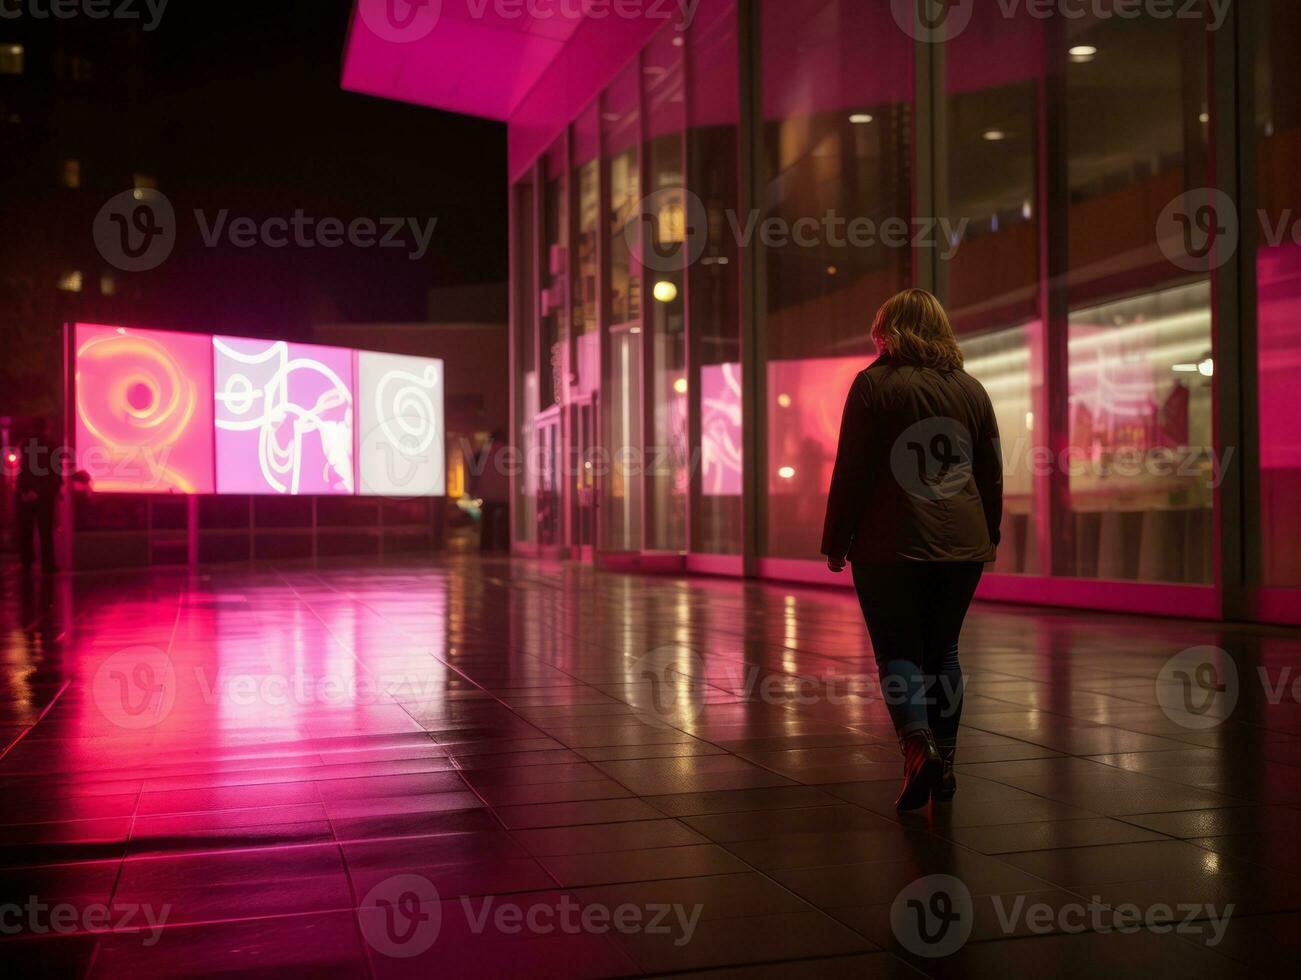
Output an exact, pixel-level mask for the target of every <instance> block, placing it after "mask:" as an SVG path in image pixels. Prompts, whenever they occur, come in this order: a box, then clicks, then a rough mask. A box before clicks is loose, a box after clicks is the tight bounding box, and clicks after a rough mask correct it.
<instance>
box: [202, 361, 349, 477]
mask: <svg viewBox="0 0 1301 980" xmlns="http://www.w3.org/2000/svg"><path fill="white" fill-rule="evenodd" d="M212 344H213V356H214V374H215V378H216V387H215V391H214V397H215V403H216V428H217V489H218V492H219V493H250V494H351V493H353V490H354V482H353V464H352V456H353V370H352V364H353V356H352V355H353V352H352V351H350V350H347V349H344V348H338V347H316V346H312V345H308V344H290V343H285V342H284V341H269V340H247V339H240V338H235V337H214V338H213V339H212Z"/></svg>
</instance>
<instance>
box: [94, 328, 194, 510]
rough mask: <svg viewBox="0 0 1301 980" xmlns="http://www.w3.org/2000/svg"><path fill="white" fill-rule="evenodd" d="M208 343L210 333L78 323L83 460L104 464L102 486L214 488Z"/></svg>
mask: <svg viewBox="0 0 1301 980" xmlns="http://www.w3.org/2000/svg"><path fill="white" fill-rule="evenodd" d="M204 344H206V338H192V337H184V336H176V337H158V336H154V335H152V334H150V333H149V332H147V331H131V332H129V333H128V332H127V331H126V330H125V329H114V328H109V327H96V326H86V325H78V327H77V348H76V378H75V390H76V408H77V425H78V429H79V432H78V435H77V446H78V455H79V457H81V458H82V460H83V466H84V467H86V468H90V469H94V470H96V471H97V472H95V473H93V474H92V476H93V479H94V484H95V487H96V489H98V490H101V491H105V492H132V491H152V492H158V491H160V490H164V491H165V490H171V491H175V492H179V493H202V492H208V491H210V490H211V482H212V477H211V472H210V470H208V471H207V472H205V467H204V466H203V463H204V462H205V461H208V460H210V457H207V454H206V452H205V451H204V448H205V444H206V439H205V435H206V433H205V431H204V429H205V428H206V427H207V425H208V424H209V420H210V415H209V409H208V407H207V405H205V404H204V403H203V402H202V401H201V399H206V398H207V397H208V390H207V389H206V385H205V386H203V387H204V390H203V391H202V392H201V391H200V387H201V382H202V381H204V380H205V374H206V373H207V369H206V368H205V366H204V365H203V364H202V363H201V358H200V354H201V351H202V345H204ZM196 379H197V382H196ZM92 457H93V458H94V459H95V462H93V463H92V462H85V460H87V459H91V458H92ZM205 457H206V459H205ZM209 465H210V464H209Z"/></svg>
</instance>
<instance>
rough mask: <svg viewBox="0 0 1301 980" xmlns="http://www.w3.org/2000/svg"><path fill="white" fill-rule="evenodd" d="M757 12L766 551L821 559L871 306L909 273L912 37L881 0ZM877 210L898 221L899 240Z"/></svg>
mask: <svg viewBox="0 0 1301 980" xmlns="http://www.w3.org/2000/svg"><path fill="white" fill-rule="evenodd" d="M761 15H762V18H763V23H762V36H763V41H762V44H763V50H762V61H763V69H762V70H763V84H762V89H763V99H764V106H763V114H764V126H763V153H764V160H763V168H764V169H763V175H762V177H763V181H764V190H763V195H764V196H763V200H764V201H765V209H766V210H765V213H764V214H763V215H762V218H763V219H765V222H766V224H767V226H768V233H767V241H765V242H764V255H765V260H764V261H765V269H764V275H765V287H766V297H765V301H766V326H765V344H766V349H765V351H764V356H765V358H766V359H767V361H768V391H767V396H766V402H767V404H766V405H765V406H764V412H765V418H766V421H767V425H768V439H767V446H768V459H767V461H766V469H767V472H766V473H765V474H764V478H763V479H762V480H761V486H762V487H763V488H764V490H765V493H766V500H765V501H764V503H765V508H766V514H767V518H766V521H765V528H764V530H765V540H764V543H763V546H762V553H763V554H766V555H770V556H774V557H786V558H810V559H816V558H818V557H819V556H818V547H819V544H820V541H821V528H822V518H823V512H824V508H825V505H826V491H827V486H828V483H829V476H830V467H831V465H832V463H833V462H834V457H835V450H836V434H837V430H838V428H839V422H840V411H841V409H842V408H843V406H844V398H845V394H846V392H847V391H848V388H849V384H850V381H851V380H852V378H853V375H854V373H855V372H856V371H857V370H861V369H862V368H864V367H866V366H867V364H868V361H869V357H870V355H871V354H872V352H873V348H872V343H871V340H870V338H869V332H870V329H871V321H872V316H873V314H874V312H875V311H876V309H877V308H878V307H879V306H880V305H881V303H883V302H884V301H885V300H886V299H888V298H889V297H890V296H892V295H893V294H894V293H896V292H898V291H899V290H900V289H903V288H905V287H906V286H908V285H909V284H911V282H912V280H913V269H912V249H911V241H912V234H911V224H910V222H911V217H912V203H911V202H912V196H913V186H912V157H913V150H914V141H913V134H912V129H913V108H912V99H913V42H912V40H911V39H910V38H909V37H908V36H907V35H906V34H905V33H904V32H903V31H901V30H899V28H898V26H897V25H896V24H895V22H894V18H893V16H892V14H891V12H890V5H889V4H884V3H883V4H863V3H862V2H861V0H764V2H763V5H762V12H761ZM850 222H857V223H858V225H857V227H858V228H859V229H860V232H859V233H858V234H856V235H854V236H853V237H852V238H851V236H850V234H849V228H848V224H849V223H850ZM866 222H870V223H871V224H870V229H871V234H867V233H865V232H866V229H867V228H868V227H869V226H868V225H867V224H866ZM886 222H890V223H891V225H893V226H895V227H896V228H897V227H898V225H899V224H900V223H902V227H903V229H904V232H903V234H902V241H900V238H899V237H898V235H897V234H896V233H894V232H891V231H890V230H889V229H890V228H891V225H887V224H886ZM741 224H742V229H741V230H742V232H744V230H745V228H744V226H745V224H746V222H741ZM764 233H765V230H764V229H755V234H764ZM806 362H809V363H807V366H806ZM842 375H843V377H842ZM826 385H834V386H835V387H834V390H828V389H827V388H826V387H824V386H826ZM783 399H785V400H786V401H787V402H788V404H786V403H783ZM831 406H834V408H832V407H831ZM832 419H834V421H832Z"/></svg>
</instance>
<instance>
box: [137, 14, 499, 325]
mask: <svg viewBox="0 0 1301 980" xmlns="http://www.w3.org/2000/svg"><path fill="white" fill-rule="evenodd" d="M351 8H352V3H351V2H350V0H223V2H213V0H172V2H171V3H170V4H169V5H168V7H167V10H166V13H165V15H164V16H163V18H162V20H161V22H160V25H159V27H158V28H157V30H156V31H155V32H153V33H152V34H151V35H150V36H149V37H148V41H147V43H146V44H145V45H144V46H143V61H142V66H143V80H144V85H143V89H142V91H141V92H140V93H139V95H138V96H136V97H135V98H133V100H132V101H133V103H134V104H132V105H131V106H130V107H129V108H128V110H127V111H128V113H129V116H130V122H129V127H128V128H129V130H130V131H131V132H132V133H133V134H134V138H135V139H136V140H138V142H139V145H140V146H141V148H142V150H143V152H142V155H143V156H152V155H156V161H155V162H153V163H152V164H150V163H149V162H147V161H146V162H145V163H144V164H142V166H141V169H143V170H145V172H151V173H156V175H157V177H158V181H159V187H160V189H161V190H162V191H163V192H164V193H166V194H167V195H168V196H169V198H170V199H171V201H172V203H173V205H174V206H175V208H176V211H177V216H178V228H179V238H178V244H177V249H176V252H175V253H174V255H173V256H172V258H171V259H170V260H169V261H168V262H167V263H166V264H165V265H164V266H163V267H162V268H161V269H160V270H158V271H157V272H153V273H144V274H141V277H142V284H146V285H147V286H148V287H149V288H148V289H147V290H146V292H147V293H148V302H147V303H146V309H148V307H149V306H150V305H156V312H155V313H154V314H153V315H151V316H150V319H153V318H154V316H157V315H163V316H169V317H171V318H173V319H177V320H184V321H188V322H186V323H180V322H178V323H177V324H176V325H177V326H194V327H198V328H208V327H212V328H229V329H236V330H239V331H240V332H258V331H261V332H264V333H268V334H269V335H273V336H274V335H276V334H277V333H284V334H287V335H291V334H294V333H299V332H300V331H301V330H303V329H304V328H305V326H306V325H307V324H308V323H310V322H311V321H312V320H330V319H340V320H351V321H372V320H422V319H424V318H425V316H426V310H427V300H426V292H427V289H428V288H429V287H430V286H435V285H456V284H462V283H479V282H494V281H504V280H505V278H506V271H507V253H506V241H507V236H506V220H507V218H506V159H505V127H504V126H503V125H501V124H498V123H492V122H487V121H484V120H478V119H471V118H467V117H463V116H457V115H453V114H450V113H443V112H438V111H435V110H432V109H426V108H422V107H417V106H407V105H402V104H399V103H394V102H389V101H386V100H382V99H375V98H370V97H367V96H361V95H354V94H351V93H347V92H344V91H342V90H341V89H340V87H339V77H340V66H341V63H342V56H343V50H344V46H345V41H346V35H347V29H348V22H349V17H350V13H351ZM196 208H198V209H203V210H204V212H205V213H206V214H207V215H208V217H209V219H212V218H214V217H215V216H216V214H217V212H219V211H221V210H222V209H229V211H230V216H231V218H232V219H233V218H235V217H238V216H249V217H252V218H254V219H256V220H258V221H261V220H262V219H264V218H266V217H275V216H284V217H291V216H292V215H293V213H294V211H295V209H298V208H301V209H303V210H304V211H305V212H306V214H307V215H309V216H311V217H314V218H318V219H319V218H325V217H331V216H333V217H338V218H340V219H342V220H343V221H345V222H346V221H348V220H350V219H352V218H354V217H370V218H375V219H380V218H385V217H402V218H408V217H409V218H416V219H418V220H420V221H421V222H423V221H425V220H427V219H429V218H437V219H438V225H437V227H436V230H435V232H434V236H433V239H432V243H431V246H430V252H429V254H428V255H427V256H425V257H424V258H423V259H422V260H418V261H413V260H411V259H410V258H409V257H408V249H406V248H402V249H379V248H371V249H359V248H353V247H349V246H346V245H345V246H344V247H342V248H338V249H333V250H327V249H322V248H319V247H317V248H314V249H300V248H295V247H292V246H291V247H288V248H283V249H274V248H269V247H265V246H261V245H258V246H255V247H253V248H250V249H247V250H244V249H239V248H235V247H233V246H231V245H229V244H228V243H223V244H222V245H220V246H219V247H217V248H211V247H207V246H205V245H204V244H203V241H202V238H201V236H200V235H199V232H198V227H199V226H198V222H197V221H196V220H195V218H194V215H193V211H194V209H196ZM408 238H409V236H408ZM196 295H197V296H199V297H201V298H202V303H201V304H198V303H196V302H195V299H196Z"/></svg>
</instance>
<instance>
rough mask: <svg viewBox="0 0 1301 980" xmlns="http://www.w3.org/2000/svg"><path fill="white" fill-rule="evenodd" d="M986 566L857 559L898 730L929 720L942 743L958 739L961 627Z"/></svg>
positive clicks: (861, 598)
mask: <svg viewBox="0 0 1301 980" xmlns="http://www.w3.org/2000/svg"><path fill="white" fill-rule="evenodd" d="M983 571H984V566H983V565H982V564H980V563H979V562H940V561H900V562H890V563H886V564H862V563H860V564H856V565H854V588H855V589H856V590H857V591H858V603H859V605H860V606H861V607H862V609H863V618H864V619H866V620H867V631H868V633H870V634H871V636H872V650H873V652H874V653H875V655H876V666H877V671H878V673H879V674H880V677H881V694H882V697H884V699H885V703H886V707H887V709H888V710H889V712H890V720H891V721H893V722H894V727H895V730H896V731H897V732H899V733H900V734H905V733H907V732H911V731H917V730H918V729H921V728H929V729H931V731H932V732H934V733H935V740H936V741H937V742H939V743H940V745H941V746H945V745H953V744H955V743H956V741H957V737H958V722H959V720H960V719H961V717H962V691H963V680H962V665H961V663H960V662H959V660H958V635H959V634H960V633H961V632H962V621H963V620H964V619H965V618H966V615H967V608H968V607H969V606H970V605H971V600H972V597H973V596H975V594H976V586H977V584H979V582H980V575H981V572H983Z"/></svg>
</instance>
